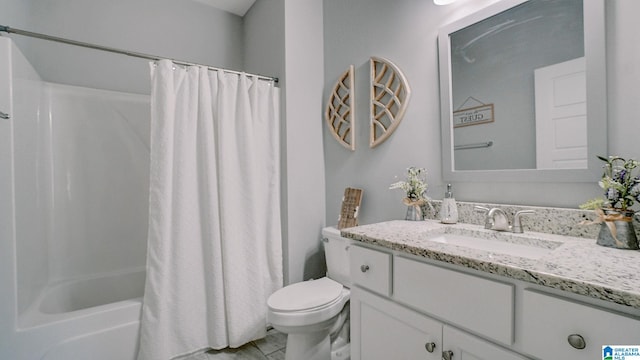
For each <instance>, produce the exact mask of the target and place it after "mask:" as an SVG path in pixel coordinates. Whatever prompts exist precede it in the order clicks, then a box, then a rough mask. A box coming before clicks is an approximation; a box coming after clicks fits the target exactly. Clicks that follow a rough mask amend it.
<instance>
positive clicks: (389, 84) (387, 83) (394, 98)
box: [369, 57, 411, 148]
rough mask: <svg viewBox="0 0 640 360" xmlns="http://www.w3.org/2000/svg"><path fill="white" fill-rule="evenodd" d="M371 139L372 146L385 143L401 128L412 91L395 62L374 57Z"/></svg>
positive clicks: (372, 66) (372, 64)
mask: <svg viewBox="0 0 640 360" xmlns="http://www.w3.org/2000/svg"><path fill="white" fill-rule="evenodd" d="M369 63H370V66H371V107H370V110H371V136H370V140H369V146H370V147H371V148H374V147H376V146H378V145H380V144H381V143H382V142H384V141H385V140H386V139H387V138H388V137H389V136H391V134H392V133H393V131H394V130H395V129H396V128H397V127H398V125H400V121H401V120H402V117H403V116H404V112H405V110H407V105H408V104H409V99H410V98H411V89H410V88H409V83H408V82H407V79H406V78H405V77H404V74H403V73H402V71H400V69H399V68H398V67H397V66H396V65H395V64H393V63H392V62H391V61H389V60H386V59H383V58H379V57H371V59H370V61H369Z"/></svg>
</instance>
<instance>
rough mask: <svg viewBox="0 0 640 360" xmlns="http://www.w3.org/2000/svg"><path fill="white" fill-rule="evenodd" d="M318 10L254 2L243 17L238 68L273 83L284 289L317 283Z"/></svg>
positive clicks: (303, 2)
mask: <svg viewBox="0 0 640 360" xmlns="http://www.w3.org/2000/svg"><path fill="white" fill-rule="evenodd" d="M322 26H323V23H322V3H321V2H319V1H315V0H289V1H287V0H258V1H257V2H256V4H255V5H254V6H253V7H252V8H251V9H250V10H249V13H248V14H247V15H246V16H245V31H246V33H245V67H246V70H247V71H251V72H259V73H269V74H271V75H275V76H278V77H279V78H280V82H279V87H280V88H281V91H282V93H281V94H282V99H283V102H282V108H281V114H282V118H283V119H282V133H281V134H282V139H283V153H282V161H283V163H282V169H283V201H282V204H283V209H282V211H283V236H284V239H283V245H284V249H283V250H284V252H283V253H284V259H285V260H284V261H285V263H284V269H285V283H291V282H298V281H301V280H303V279H309V278H316V277H320V276H323V271H324V255H323V252H322V247H321V242H320V231H321V229H322V227H323V226H324V225H325V221H324V219H325V218H324V215H325V203H324V202H325V195H324V189H325V183H324V158H323V151H322V145H323V144H322V138H321V136H320V134H321V123H320V122H319V121H318V119H319V117H318V116H319V115H318V114H320V113H321V111H322V86H323V81H324V75H323V48H322V44H323V40H322V36H323V34H322Z"/></svg>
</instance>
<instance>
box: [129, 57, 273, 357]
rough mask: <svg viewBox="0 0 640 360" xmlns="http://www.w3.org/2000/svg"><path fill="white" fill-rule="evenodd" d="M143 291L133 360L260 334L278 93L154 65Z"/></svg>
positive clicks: (267, 281) (269, 264)
mask: <svg viewBox="0 0 640 360" xmlns="http://www.w3.org/2000/svg"><path fill="white" fill-rule="evenodd" d="M151 72H152V100H151V102H152V115H151V117H152V125H151V174H150V178H151V183H150V199H149V202H150V210H149V239H148V253H147V282H146V287H145V297H144V305H143V316H142V328H141V339H140V350H139V354H138V359H140V360H143V359H145V360H146V359H149V360H156V359H170V358H174V357H176V356H179V355H184V354H187V353H194V352H197V351H200V350H204V349H208V348H214V349H220V348H224V347H228V346H229V347H238V346H241V345H242V344H244V343H247V342H249V341H251V340H254V339H258V338H261V337H264V336H265V335H266V306H265V304H266V301H267V298H268V296H269V295H270V294H271V293H272V292H274V291H275V290H277V289H278V288H280V287H281V286H282V254H281V251H282V250H281V229H280V204H279V199H280V171H279V161H280V157H279V131H280V129H279V122H278V119H279V115H278V102H279V100H278V96H279V94H278V89H277V88H275V87H274V86H273V84H272V83H269V82H265V81H260V80H258V79H256V78H252V77H248V76H245V75H235V74H225V73H222V72H213V71H208V70H207V69H205V68H201V67H189V68H188V69H184V68H181V67H178V66H173V64H172V63H171V62H170V61H160V62H158V63H157V65H152V70H151Z"/></svg>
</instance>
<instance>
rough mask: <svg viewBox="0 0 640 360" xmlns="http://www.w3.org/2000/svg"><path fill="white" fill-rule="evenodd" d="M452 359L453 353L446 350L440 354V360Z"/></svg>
mask: <svg viewBox="0 0 640 360" xmlns="http://www.w3.org/2000/svg"><path fill="white" fill-rule="evenodd" d="M452 359H453V351H451V350H447V351H443V352H442V360H452Z"/></svg>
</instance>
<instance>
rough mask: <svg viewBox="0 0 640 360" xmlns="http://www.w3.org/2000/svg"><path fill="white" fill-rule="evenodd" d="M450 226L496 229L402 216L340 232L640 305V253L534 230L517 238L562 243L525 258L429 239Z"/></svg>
mask: <svg viewBox="0 0 640 360" xmlns="http://www.w3.org/2000/svg"><path fill="white" fill-rule="evenodd" d="M447 227H453V228H457V229H460V230H464V231H467V232H477V233H479V234H483V235H487V236H489V237H490V236H493V235H492V234H491V233H496V232H495V231H490V230H485V229H483V228H482V226H479V225H472V224H462V223H458V224H456V225H444V224H441V223H439V222H437V221H434V220H426V221H401V220H397V221H388V222H382V223H377V224H371V225H363V226H358V227H354V228H348V229H342V231H341V234H342V236H344V237H347V238H351V239H354V240H358V241H362V242H364V243H368V244H372V245H378V246H382V247H385V248H388V249H392V250H397V251H399V252H405V253H409V254H413V255H417V256H422V257H425V258H428V259H432V260H437V261H442V262H445V263H449V264H455V265H459V266H463V267H466V268H470V269H475V270H480V271H484V272H487V273H491V274H496V275H501V276H505V277H508V278H512V279H517V280H522V281H525V282H529V283H533V284H538V285H542V286H546V287H550V288H554V289H559V290H564V291H568V292H572V293H575V294H580V295H586V296H589V297H593V298H597V299H602V300H606V301H610V302H613V303H617V304H622V305H626V306H630V307H632V308H635V309H640V251H633V250H619V249H612V248H606V247H602V246H599V245H596V243H595V239H586V238H579V237H572V236H560V235H554V234H548V233H534V232H525V233H524V234H518V235H517V236H518V237H519V238H520V240H522V239H523V238H525V239H530V240H531V241H532V242H536V241H539V240H543V242H557V243H559V244H558V245H559V246H558V247H557V248H555V249H554V250H552V251H549V252H548V254H545V255H543V256H541V257H538V258H526V257H519V256H513V255H504V254H500V253H492V252H489V251H484V250H475V249H471V248H468V247H464V246H456V245H450V244H444V243H438V242H433V241H429V240H426V237H427V234H428V233H433V232H438V231H444V229H445V228H447ZM500 234H502V235H500V236H502V237H503V238H504V236H509V235H507V234H506V233H500Z"/></svg>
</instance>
